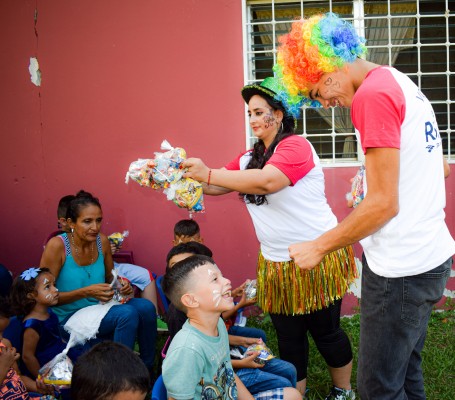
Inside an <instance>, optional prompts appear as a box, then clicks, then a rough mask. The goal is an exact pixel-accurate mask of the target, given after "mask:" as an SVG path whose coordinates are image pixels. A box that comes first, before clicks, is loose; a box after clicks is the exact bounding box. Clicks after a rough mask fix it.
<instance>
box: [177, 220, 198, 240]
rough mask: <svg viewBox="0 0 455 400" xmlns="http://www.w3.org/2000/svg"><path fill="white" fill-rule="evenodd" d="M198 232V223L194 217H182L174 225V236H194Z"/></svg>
mask: <svg viewBox="0 0 455 400" xmlns="http://www.w3.org/2000/svg"><path fill="white" fill-rule="evenodd" d="M200 232H201V230H200V229H199V225H198V223H197V222H196V221H195V220H194V219H182V220H180V221H179V222H177V223H176V224H175V225H174V237H177V236H194V235H197V234H198V233H200Z"/></svg>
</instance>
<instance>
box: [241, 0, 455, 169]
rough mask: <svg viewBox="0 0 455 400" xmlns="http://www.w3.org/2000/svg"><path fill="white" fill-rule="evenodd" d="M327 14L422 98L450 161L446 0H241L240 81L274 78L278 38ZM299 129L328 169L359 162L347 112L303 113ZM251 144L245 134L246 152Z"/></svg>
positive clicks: (451, 45)
mask: <svg viewBox="0 0 455 400" xmlns="http://www.w3.org/2000/svg"><path fill="white" fill-rule="evenodd" d="M328 11H331V12H335V13H337V14H338V15H339V16H340V17H341V18H343V19H346V20H348V21H350V22H352V23H353V25H354V26H355V27H356V29H358V31H359V33H360V34H361V35H362V36H364V37H365V38H366V39H367V43H366V45H367V48H368V54H367V57H366V58H367V60H369V61H372V62H374V63H376V64H381V65H391V66H394V67H395V68H397V69H398V70H400V71H401V72H404V73H405V74H407V75H408V76H409V77H410V78H411V79H412V80H413V81H414V82H415V83H416V84H417V86H418V87H419V88H420V89H421V90H422V91H423V92H424V93H425V95H426V96H427V98H428V99H429V100H430V102H431V103H432V105H433V108H434V111H435V114H436V117H437V121H438V125H439V131H440V134H441V137H442V139H443V146H444V154H445V155H446V157H447V158H448V160H449V161H452V162H453V161H455V131H454V126H455V105H454V99H455V9H453V7H452V10H451V11H450V10H449V1H448V0H413V1H406V0H384V1H380V0H351V1H337V0H329V1H318V0H301V1H284V0H268V1H267V0H243V15H244V21H243V25H244V52H245V55H244V63H245V83H246V84H247V83H252V82H260V81H262V80H263V79H264V78H266V77H267V76H271V75H273V72H272V67H273V65H274V64H275V60H276V49H277V46H278V40H277V38H278V37H279V36H280V35H283V34H285V33H287V32H288V31H289V29H290V26H291V24H292V21H293V20H294V19H298V18H301V17H309V16H311V15H313V14H316V13H324V12H328ZM246 121H247V122H248V119H246ZM246 125H247V126H249V125H248V123H247V124H246ZM297 132H298V133H299V134H302V135H304V136H305V137H307V138H308V140H310V141H311V143H312V144H313V146H314V148H315V149H316V151H317V153H318V155H319V157H320V158H321V161H322V162H323V163H325V164H329V165H331V166H338V165H339V166H346V165H350V164H351V165H352V164H357V163H358V162H359V161H361V160H362V158H363V154H362V151H361V148H360V145H359V143H358V142H357V138H356V136H355V133H354V128H353V125H352V122H351V119H350V110H349V109H343V108H338V107H334V108H331V109H327V110H324V109H316V108H303V112H302V118H301V119H300V120H299V123H298V128H297ZM254 140H255V138H254V136H253V135H252V134H251V131H250V130H249V129H248V133H247V147H248V148H250V147H251V146H252V144H253V143H254Z"/></svg>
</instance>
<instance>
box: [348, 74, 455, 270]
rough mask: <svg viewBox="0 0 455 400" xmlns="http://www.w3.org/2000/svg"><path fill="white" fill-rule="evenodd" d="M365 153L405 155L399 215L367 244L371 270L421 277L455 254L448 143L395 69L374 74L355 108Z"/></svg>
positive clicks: (428, 108)
mask: <svg viewBox="0 0 455 400" xmlns="http://www.w3.org/2000/svg"><path fill="white" fill-rule="evenodd" d="M351 117H352V121H353V123H354V126H355V128H356V130H357V131H358V133H359V134H360V141H361V144H362V148H363V151H364V153H367V151H368V149H369V148H396V149H400V176H399V189H398V190H399V213H398V214H397V216H395V217H394V218H392V219H391V220H390V221H389V222H388V223H387V224H386V225H385V226H384V227H383V228H381V229H380V230H379V231H377V232H375V233H374V234H372V235H371V236H368V237H366V238H365V239H363V240H362V241H361V244H362V246H363V249H364V251H365V256H366V258H367V260H368V265H369V266H370V268H371V270H372V271H373V272H375V273H376V274H378V275H381V276H384V277H402V276H411V275H417V274H421V273H423V272H426V271H429V270H431V269H434V268H436V267H437V266H438V265H440V264H442V263H443V262H444V261H446V260H447V259H448V258H449V257H450V256H452V255H453V254H454V253H455V242H454V240H453V238H452V237H451V235H450V233H449V230H448V228H447V225H446V224H445V221H444V218H445V213H444V207H445V204H446V196H445V184H444V171H443V161H442V141H441V136H440V135H439V130H438V124H437V122H436V118H435V115H434V111H433V108H432V106H431V104H430V102H429V101H428V99H427V98H426V97H425V96H424V95H423V94H422V92H420V91H419V89H418V87H417V86H416V85H415V84H414V83H413V82H412V81H411V80H410V79H409V78H408V77H407V76H406V75H404V74H402V73H401V72H399V71H397V70H396V69H394V68H390V67H378V68H376V69H374V70H372V71H370V72H369V74H368V75H367V77H366V78H365V80H364V82H363V83H362V85H361V86H360V88H359V89H358V90H357V92H356V94H355V96H354V99H353V102H352V108H351Z"/></svg>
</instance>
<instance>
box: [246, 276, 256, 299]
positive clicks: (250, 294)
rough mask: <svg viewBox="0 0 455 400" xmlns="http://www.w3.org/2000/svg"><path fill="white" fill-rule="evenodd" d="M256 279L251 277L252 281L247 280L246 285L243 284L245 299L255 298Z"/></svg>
mask: <svg viewBox="0 0 455 400" xmlns="http://www.w3.org/2000/svg"><path fill="white" fill-rule="evenodd" d="M256 283H257V282H256V279H253V280H252V281H249V282H248V283H247V284H246V285H245V289H244V290H245V297H246V298H247V300H252V299H255V298H256V293H257V291H256Z"/></svg>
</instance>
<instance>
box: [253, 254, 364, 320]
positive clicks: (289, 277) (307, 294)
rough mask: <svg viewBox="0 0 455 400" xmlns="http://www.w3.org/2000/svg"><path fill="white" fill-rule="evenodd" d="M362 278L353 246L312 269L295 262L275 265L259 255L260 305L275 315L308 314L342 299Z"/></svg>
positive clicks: (258, 283) (330, 256)
mask: <svg viewBox="0 0 455 400" xmlns="http://www.w3.org/2000/svg"><path fill="white" fill-rule="evenodd" d="M357 277H358V274H357V268H356V265H355V261H354V251H353V249H352V246H348V247H344V248H342V249H339V250H336V251H334V252H332V253H329V254H327V255H326V256H325V257H324V258H323V260H322V262H321V263H320V264H319V265H318V266H317V267H315V268H314V269H312V270H302V269H300V268H299V267H297V266H296V265H295V263H294V260H290V261H284V262H275V261H270V260H266V259H265V258H264V257H263V255H262V253H259V258H258V266H257V300H258V301H257V304H258V306H259V307H261V308H262V310H263V311H264V312H269V313H273V314H285V315H294V314H308V313H311V312H313V311H317V310H321V309H322V308H325V307H327V306H329V305H330V304H332V303H333V302H334V301H335V300H337V299H341V298H342V297H343V296H344V294H345V293H346V291H347V289H348V287H349V285H350V284H351V283H352V282H353V281H354V279H356V278H357Z"/></svg>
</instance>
